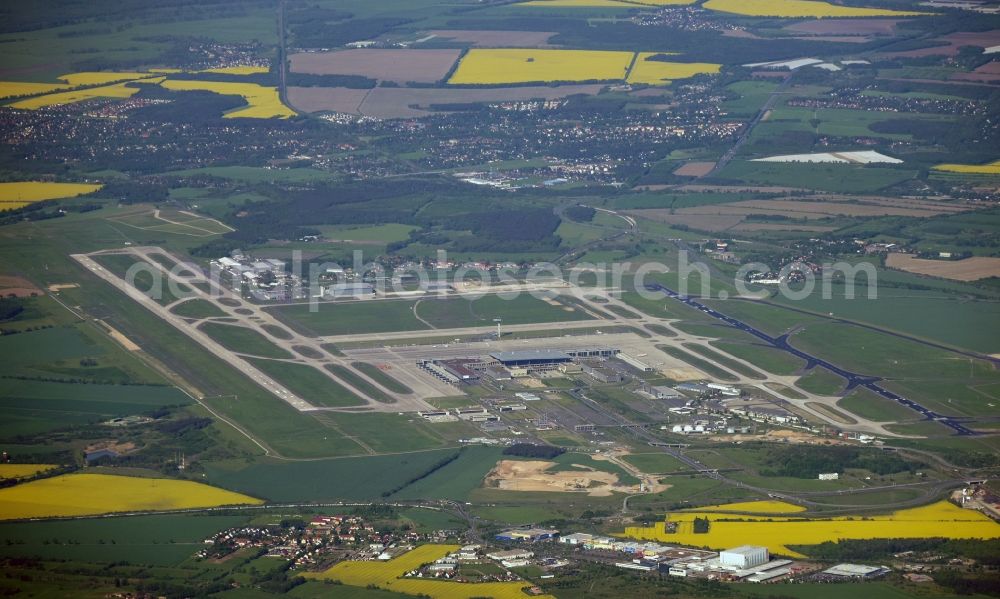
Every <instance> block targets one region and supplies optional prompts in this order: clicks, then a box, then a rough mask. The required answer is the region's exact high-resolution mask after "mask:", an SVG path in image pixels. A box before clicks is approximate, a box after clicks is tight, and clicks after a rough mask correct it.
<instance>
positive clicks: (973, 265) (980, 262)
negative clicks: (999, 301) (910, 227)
mask: <svg viewBox="0 0 1000 599" xmlns="http://www.w3.org/2000/svg"><path fill="white" fill-rule="evenodd" d="M885 265H886V266H888V267H889V268H898V269H900V270H905V271H907V272H912V273H916V274H919V275H928V276H932V277H941V278H944V279H952V280H955V281H978V280H979V279H985V278H988V277H1000V258H989V257H986V256H973V257H972V258H966V259H964V260H922V259H920V258H917V257H915V256H913V255H912V254H889V255H888V256H887V257H886V259H885Z"/></svg>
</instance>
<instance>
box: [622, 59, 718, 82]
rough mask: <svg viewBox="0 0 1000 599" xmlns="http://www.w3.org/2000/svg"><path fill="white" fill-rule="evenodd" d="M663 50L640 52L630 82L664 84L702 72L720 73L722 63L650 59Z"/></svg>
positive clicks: (629, 75) (629, 78) (629, 76)
mask: <svg viewBox="0 0 1000 599" xmlns="http://www.w3.org/2000/svg"><path fill="white" fill-rule="evenodd" d="M657 54H662V53H661V52H640V53H639V54H638V55H637V56H636V57H635V64H634V65H633V66H632V71H631V72H629V74H628V82H629V83H647V84H649V85H662V84H664V83H670V82H671V81H672V80H674V79H687V78H688V77H694V76H695V75H700V74H702V73H718V72H719V68H720V67H721V66H722V65H719V64H714V63H708V62H664V61H662V60H649V58H650V57H652V56H656V55H657Z"/></svg>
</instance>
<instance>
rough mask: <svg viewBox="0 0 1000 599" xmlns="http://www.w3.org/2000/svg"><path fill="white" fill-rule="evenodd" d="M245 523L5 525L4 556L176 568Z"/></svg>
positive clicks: (199, 518) (163, 520)
mask: <svg viewBox="0 0 1000 599" xmlns="http://www.w3.org/2000/svg"><path fill="white" fill-rule="evenodd" d="M246 520H247V516H242V515H241V516H215V515H212V516H203V515H192V514H185V515H164V516H130V517H124V518H97V519H81V520H74V521H72V522H58V521H56V522H25V523H5V524H0V535H3V538H4V539H6V540H7V542H6V543H4V544H3V545H0V556H4V557H22V558H26V557H34V558H40V559H54V560H69V561H86V562H97V563H102V562H103V563H111V562H122V561H127V562H132V563H135V564H146V565H150V566H175V565H177V564H179V563H181V562H183V561H185V560H186V559H188V558H190V557H191V556H192V555H194V554H195V553H196V552H197V551H198V550H199V549H201V548H202V547H203V546H204V544H203V541H204V539H205V538H207V537H210V536H212V535H213V534H215V533H216V532H219V531H221V530H224V529H226V528H229V527H232V526H237V525H239V524H242V523H244V522H246ZM53 540H56V541H57V542H53Z"/></svg>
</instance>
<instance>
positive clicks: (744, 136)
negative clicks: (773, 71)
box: [698, 71, 794, 179]
mask: <svg viewBox="0 0 1000 599" xmlns="http://www.w3.org/2000/svg"><path fill="white" fill-rule="evenodd" d="M793 73H794V71H790V72H789V73H788V75H786V76H785V78H784V79H782V81H781V85H779V86H778V88H777V89H775V90H774V91H773V92H771V95H770V96H768V98H767V101H766V102H764V105H763V106H761V107H760V110H758V111H757V114H756V115H754V117H753V120H751V121H750V122H749V123H748V124H747V126H746V128H745V129H743V132H742V133H740V136H739V137H738V138H737V139H736V143H734V144H733V146H732V147H731V148H729V149H728V150H727V151H726V153H725V154H723V155H722V157H721V158H719V160H718V161H717V162H716V163H715V166H713V167H712V170H711V171H709V172H708V173H707V174H705V175H703V176H702V177H714V176H715V175H717V174H718V173H719V171H721V170H722V169H724V168H726V165H727V164H729V162H730V161H731V160H732V159H733V157H734V156H736V152H738V151H739V149H740V147H741V146H742V145H743V144H744V143H746V141H747V140H748V139H750V133H751V132H753V129H754V127H756V126H757V125H758V124H759V123H760V122H761V121H762V120H764V116H765V115H766V114H767V112H768V111H769V110H771V109H772V108H774V105H775V104H776V103H777V101H778V96H779V95H781V94H783V93H785V90H786V89H787V88H788V85H789V84H790V83H791V81H792V74H793ZM702 177H698V178H699V179H701V178H702Z"/></svg>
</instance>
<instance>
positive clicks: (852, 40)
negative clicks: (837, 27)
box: [789, 35, 872, 44]
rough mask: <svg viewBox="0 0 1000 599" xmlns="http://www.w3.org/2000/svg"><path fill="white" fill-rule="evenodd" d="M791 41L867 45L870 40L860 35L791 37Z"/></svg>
mask: <svg viewBox="0 0 1000 599" xmlns="http://www.w3.org/2000/svg"><path fill="white" fill-rule="evenodd" d="M789 39H793V40H807V41H810V42H836V43H843V44H867V43H868V42H870V41H872V38H870V37H865V36H861V35H810V36H801V37H792V38H789Z"/></svg>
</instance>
